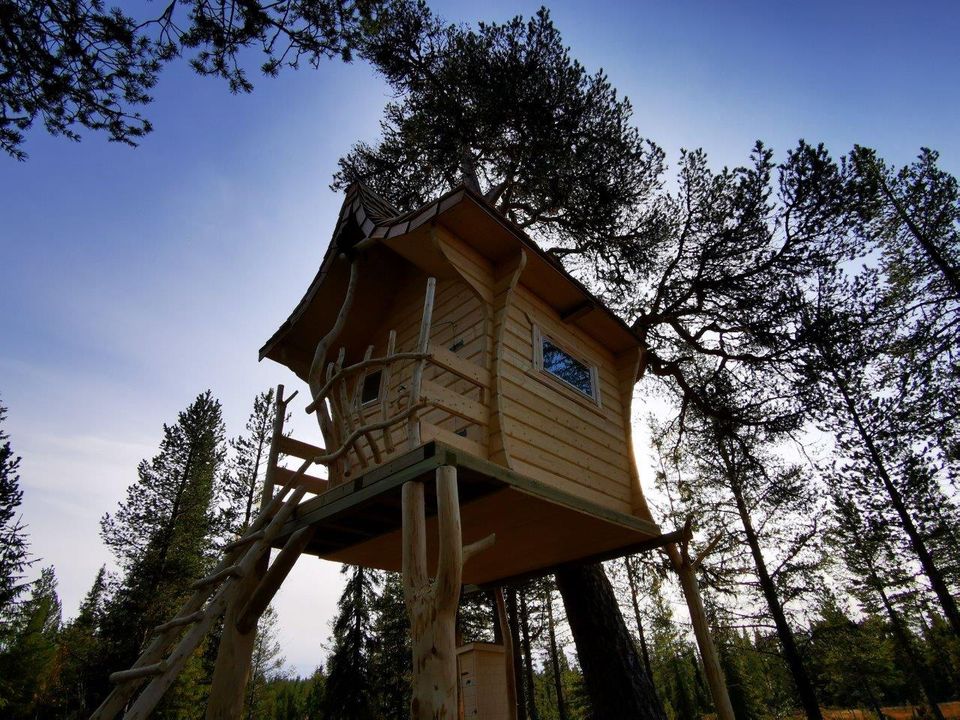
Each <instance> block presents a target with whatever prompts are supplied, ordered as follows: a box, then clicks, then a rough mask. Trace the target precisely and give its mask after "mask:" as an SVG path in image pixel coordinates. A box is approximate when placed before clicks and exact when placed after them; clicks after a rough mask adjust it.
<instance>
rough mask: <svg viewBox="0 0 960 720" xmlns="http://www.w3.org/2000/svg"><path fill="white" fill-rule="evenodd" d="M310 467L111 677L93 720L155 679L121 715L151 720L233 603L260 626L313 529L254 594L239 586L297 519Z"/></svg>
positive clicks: (102, 719)
mask: <svg viewBox="0 0 960 720" xmlns="http://www.w3.org/2000/svg"><path fill="white" fill-rule="evenodd" d="M311 464H312V460H307V461H305V462H304V463H303V465H301V466H300V468H299V470H297V472H296V473H294V474H292V475H291V476H290V478H289V479H288V480H287V481H286V482H285V483H284V484H283V486H282V487H281V488H280V490H279V492H277V493H276V495H274V496H273V498H272V499H271V500H270V501H269V502H268V503H267V504H266V505H265V506H264V507H263V509H262V510H261V512H260V514H259V515H258V516H257V517H256V519H255V520H254V521H253V523H252V524H251V525H250V527H249V529H248V530H247V532H246V533H245V534H244V535H242V536H241V537H240V538H238V539H237V540H234V541H233V542H231V543H230V544H229V545H227V546H226V548H225V549H224V556H223V558H222V560H221V561H220V563H219V564H218V565H217V566H216V568H215V569H214V570H213V571H212V572H211V573H210V574H209V575H207V576H206V577H204V578H201V579H200V580H197V581H196V582H195V583H193V584H192V585H191V588H190V589H191V590H193V591H194V592H193V595H191V596H190V597H189V598H188V599H187V600H186V602H184V603H183V605H182V606H181V607H180V611H179V612H178V613H177V614H176V616H175V617H174V618H173V619H172V620H170V621H169V622H166V623H164V624H162V625H158V626H157V627H155V628H154V629H153V632H152V638H153V639H152V640H151V642H150V643H149V644H148V645H147V647H146V648H145V649H144V651H143V653H142V654H141V655H140V657H139V658H138V659H137V661H136V662H135V663H134V664H133V667H131V668H130V669H129V670H122V671H120V672H115V673H113V674H112V675H110V681H111V682H112V683H114V684H115V685H116V687H115V688H114V689H113V691H112V692H111V693H110V694H109V695H108V696H107V699H106V700H104V701H103V703H102V704H101V705H100V707H99V708H97V710H96V711H95V712H94V713H93V715H91V716H90V720H113V718H115V717H116V716H117V714H118V713H120V712H121V711H122V710H123V709H124V708H125V707H127V706H128V703H129V702H130V701H131V699H132V698H133V697H134V695H135V694H136V692H137V690H138V689H139V688H140V686H141V685H142V684H143V683H144V682H145V681H146V680H147V679H148V678H152V679H151V680H150V683H149V684H148V685H147V686H146V688H144V689H143V692H141V693H140V695H139V696H138V697H137V698H136V700H135V701H134V702H133V704H132V705H130V706H129V709H128V710H127V711H126V713H124V715H123V717H124V718H125V720H133V719H134V718H137V719H138V720H139V719H142V718H147V717H149V715H150V713H151V712H152V711H153V709H154V707H156V705H157V703H158V702H159V701H160V700H161V698H162V697H163V695H164V693H166V692H167V690H169V689H170V686H171V685H172V684H173V682H174V681H175V680H176V678H177V676H178V675H179V674H180V672H181V671H182V670H183V667H184V665H186V663H187V661H188V660H189V659H190V656H191V655H192V654H193V653H194V651H195V650H196V649H197V647H198V646H199V645H200V643H201V642H202V641H203V639H204V637H205V636H206V634H207V633H208V632H209V631H210V629H211V627H213V625H214V623H215V622H216V621H217V619H218V618H219V617H220V616H221V615H223V614H224V611H225V610H226V608H227V605H228V604H229V603H231V602H241V603H244V605H243V611H242V612H241V613H240V622H245V623H246V624H247V625H248V626H249V625H251V624H252V625H255V624H256V621H257V620H258V619H259V617H260V615H261V614H262V613H263V611H264V610H265V609H266V607H267V605H268V604H269V602H270V600H271V599H272V597H273V595H274V593H275V592H276V590H277V588H278V587H279V586H280V583H281V582H282V581H283V579H284V578H285V577H286V575H287V573H288V572H289V571H290V569H291V568H292V567H293V564H294V562H295V561H296V559H297V557H299V555H300V554H301V553H302V552H303V550H304V549H305V548H306V545H307V543H308V542H309V541H310V538H311V537H312V535H313V529H312V528H303V529H301V530H299V531H297V532H295V533H293V534H292V535H291V536H290V538H289V539H288V540H287V542H286V544H285V545H284V546H283V549H282V550H281V551H280V553H279V554H278V555H277V557H276V558H275V559H274V562H273V564H272V565H271V566H270V567H269V569H268V570H267V571H266V573H265V574H264V575H263V577H262V578H261V579H260V582H259V583H256V584H254V585H253V587H252V589H250V583H246V584H245V583H241V582H240V581H241V580H242V579H243V578H245V577H249V576H250V574H251V573H255V572H257V571H258V566H259V567H260V568H262V567H263V566H262V565H261V562H262V561H263V560H264V558H265V557H269V553H270V546H271V543H272V542H273V540H275V539H276V538H277V536H278V535H279V534H280V532H281V530H282V528H283V526H284V524H285V523H286V522H287V520H289V519H291V518H292V517H293V514H294V512H295V511H296V509H297V506H298V505H299V504H300V501H301V500H302V499H303V496H304V494H305V493H306V492H307V489H306V487H303V486H298V484H297V479H298V478H299V477H301V476H302V475H303V474H304V473H305V472H306V470H307V468H308V467H310V465H311ZM291 490H293V492H292V493H291V492H290V491H291ZM288 495H289V497H288ZM245 588H246V590H245ZM241 595H242V597H240V596H241Z"/></svg>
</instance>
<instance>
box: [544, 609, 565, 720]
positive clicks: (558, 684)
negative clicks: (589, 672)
mask: <svg viewBox="0 0 960 720" xmlns="http://www.w3.org/2000/svg"><path fill="white" fill-rule="evenodd" d="M546 602H547V630H548V632H549V633H550V662H551V663H552V664H553V687H554V690H555V691H556V693H557V717H558V718H559V720H567V708H566V705H565V704H564V702H563V679H562V678H561V677H560V653H559V651H558V650H557V632H556V628H555V626H554V623H553V593H552V592H551V591H549V590H548V591H547V597H546Z"/></svg>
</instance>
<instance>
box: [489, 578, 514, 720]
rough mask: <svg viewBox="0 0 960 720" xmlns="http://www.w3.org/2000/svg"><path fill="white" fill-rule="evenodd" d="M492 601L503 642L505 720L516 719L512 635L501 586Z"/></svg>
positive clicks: (495, 591)
mask: <svg viewBox="0 0 960 720" xmlns="http://www.w3.org/2000/svg"><path fill="white" fill-rule="evenodd" d="M494 602H495V603H496V608H497V626H498V627H499V629H500V637H501V640H502V642H503V672H504V674H505V675H506V678H507V720H517V674H516V673H515V672H514V670H513V668H514V663H515V662H516V661H515V660H514V656H513V654H514V652H515V649H514V647H513V635H511V634H510V623H509V622H507V607H506V604H505V603H504V601H503V588H502V587H499V586H497V589H496V590H494Z"/></svg>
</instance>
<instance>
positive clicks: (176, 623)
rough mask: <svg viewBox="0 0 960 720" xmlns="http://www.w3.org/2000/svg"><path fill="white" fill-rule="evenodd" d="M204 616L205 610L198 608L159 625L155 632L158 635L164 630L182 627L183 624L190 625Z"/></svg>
mask: <svg viewBox="0 0 960 720" xmlns="http://www.w3.org/2000/svg"><path fill="white" fill-rule="evenodd" d="M201 618H203V610H197V612H195V613H192V614H190V615H183V616H181V617H178V618H174V619H173V620H171V621H170V622H165V623H164V624H163V625H157V626H156V627H155V628H154V629H153V632H154V634H156V635H159V634H160V633H162V632H166V631H167V630H170V629H171V628H175V627H180V626H181V625H189V624H190V623H195V622H196V621H197V620H200V619H201Z"/></svg>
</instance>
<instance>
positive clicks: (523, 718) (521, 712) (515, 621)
mask: <svg viewBox="0 0 960 720" xmlns="http://www.w3.org/2000/svg"><path fill="white" fill-rule="evenodd" d="M507 617H509V618H510V623H509V624H510V646H511V647H512V648H513V653H512V654H513V658H512V660H513V687H514V689H515V691H516V693H517V720H527V694H526V690H525V689H524V681H523V659H522V658H521V657H520V613H519V612H518V611H517V590H516V588H510V589H509V590H507Z"/></svg>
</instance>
